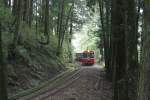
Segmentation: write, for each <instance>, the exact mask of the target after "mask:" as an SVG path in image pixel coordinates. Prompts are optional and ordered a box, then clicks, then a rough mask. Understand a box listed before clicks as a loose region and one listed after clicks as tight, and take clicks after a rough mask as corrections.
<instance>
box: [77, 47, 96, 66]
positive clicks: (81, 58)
mask: <svg viewBox="0 0 150 100" xmlns="http://www.w3.org/2000/svg"><path fill="white" fill-rule="evenodd" d="M76 61H78V62H80V63H81V64H82V65H94V64H95V63H96V58H95V53H94V51H93V50H85V51H83V52H82V53H76Z"/></svg>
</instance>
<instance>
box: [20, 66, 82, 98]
mask: <svg viewBox="0 0 150 100" xmlns="http://www.w3.org/2000/svg"><path fill="white" fill-rule="evenodd" d="M82 70H83V69H78V70H76V72H75V73H73V74H72V75H70V76H67V77H65V79H63V81H62V82H61V83H56V84H57V85H56V86H52V87H46V88H47V89H46V90H44V91H41V92H40V90H39V91H38V92H37V93H35V94H33V95H32V94H31V95H29V96H25V97H21V98H20V99H18V100H47V98H48V97H50V96H52V95H54V94H56V93H57V92H59V91H61V90H63V89H64V88H66V87H68V86H69V85H70V84H72V83H73V82H74V81H76V80H77V79H79V78H80V73H81V71H82Z"/></svg>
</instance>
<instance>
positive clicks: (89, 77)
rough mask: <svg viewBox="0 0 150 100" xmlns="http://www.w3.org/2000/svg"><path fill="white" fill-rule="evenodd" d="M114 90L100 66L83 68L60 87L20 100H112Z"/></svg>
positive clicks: (65, 80) (48, 88)
mask: <svg viewBox="0 0 150 100" xmlns="http://www.w3.org/2000/svg"><path fill="white" fill-rule="evenodd" d="M111 99H112V88H111V83H109V82H108V81H107V80H106V78H105V71H104V70H103V69H102V68H100V66H99V65H94V66H82V67H79V68H78V70H77V71H76V72H75V73H74V74H72V75H70V76H67V77H66V78H65V79H64V80H63V81H62V82H61V83H60V84H59V85H56V86H55V87H47V90H45V91H43V92H38V93H36V94H34V95H30V96H26V97H23V98H20V99H19V100H111Z"/></svg>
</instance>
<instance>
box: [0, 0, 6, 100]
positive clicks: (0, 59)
mask: <svg viewBox="0 0 150 100" xmlns="http://www.w3.org/2000/svg"><path fill="white" fill-rule="evenodd" d="M3 4H4V2H3V1H1V0H0V8H2V7H4V5H3ZM5 6H6V5H5ZM2 16H3V15H2ZM2 30H3V28H2V18H1V17H0V100H7V82H6V66H5V64H4V55H3V54H4V53H3V47H2V45H3V41H2Z"/></svg>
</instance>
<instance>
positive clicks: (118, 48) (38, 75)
mask: <svg viewBox="0 0 150 100" xmlns="http://www.w3.org/2000/svg"><path fill="white" fill-rule="evenodd" d="M85 2H86V6H87V7H84V6H82V5H84V4H85ZM149 8H150V0H0V100H7V97H8V96H7V94H8V93H7V91H6V89H7V88H6V87H7V81H6V73H7V71H9V74H8V85H9V91H12V90H15V91H19V90H18V89H15V88H12V87H22V86H21V83H19V82H22V83H24V82H25V83H26V82H27V83H30V84H27V85H29V86H25V87H23V88H22V89H27V88H30V87H31V86H32V85H36V84H39V83H40V82H38V81H41V80H46V79H48V78H49V77H52V76H53V75H55V74H57V73H59V72H61V71H63V70H65V69H66V65H67V66H69V65H70V64H69V63H72V60H73V58H72V57H73V56H72V55H73V54H72V52H73V47H72V38H73V34H74V32H75V31H80V29H81V28H82V26H83V24H85V23H86V22H87V21H88V20H87V19H89V20H91V18H93V17H91V16H94V15H95V14H99V15H98V16H99V17H98V18H99V19H98V20H96V21H97V22H93V23H94V25H95V27H97V26H98V29H95V30H92V29H91V30H89V32H88V35H89V36H90V37H94V39H95V40H94V44H92V45H90V48H93V49H95V50H99V51H100V53H101V55H102V58H103V59H101V60H103V61H104V62H105V68H106V72H107V77H108V79H109V80H110V81H112V82H113V88H114V97H113V100H149V99H150V89H149V87H150V79H149V76H150V72H149V70H150V64H149V60H150V52H149V48H150V45H149V43H150V33H149V30H150V22H149V21H150V20H149V18H150V10H149ZM88 12H89V13H88ZM90 27H94V26H92V25H91V26H90ZM91 40H92V39H91ZM84 44H86V43H83V45H84ZM85 48H87V47H85ZM6 67H7V69H6ZM29 72H31V73H30V74H29V75H28V76H26V73H29ZM20 73H22V75H21V76H19V75H20ZM26 77H27V78H26ZM21 79H25V80H21ZM10 88H11V89H12V90H11V89H10ZM22 89H21V90H22ZM21 90H20V91H21ZM9 93H11V92H9Z"/></svg>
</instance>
